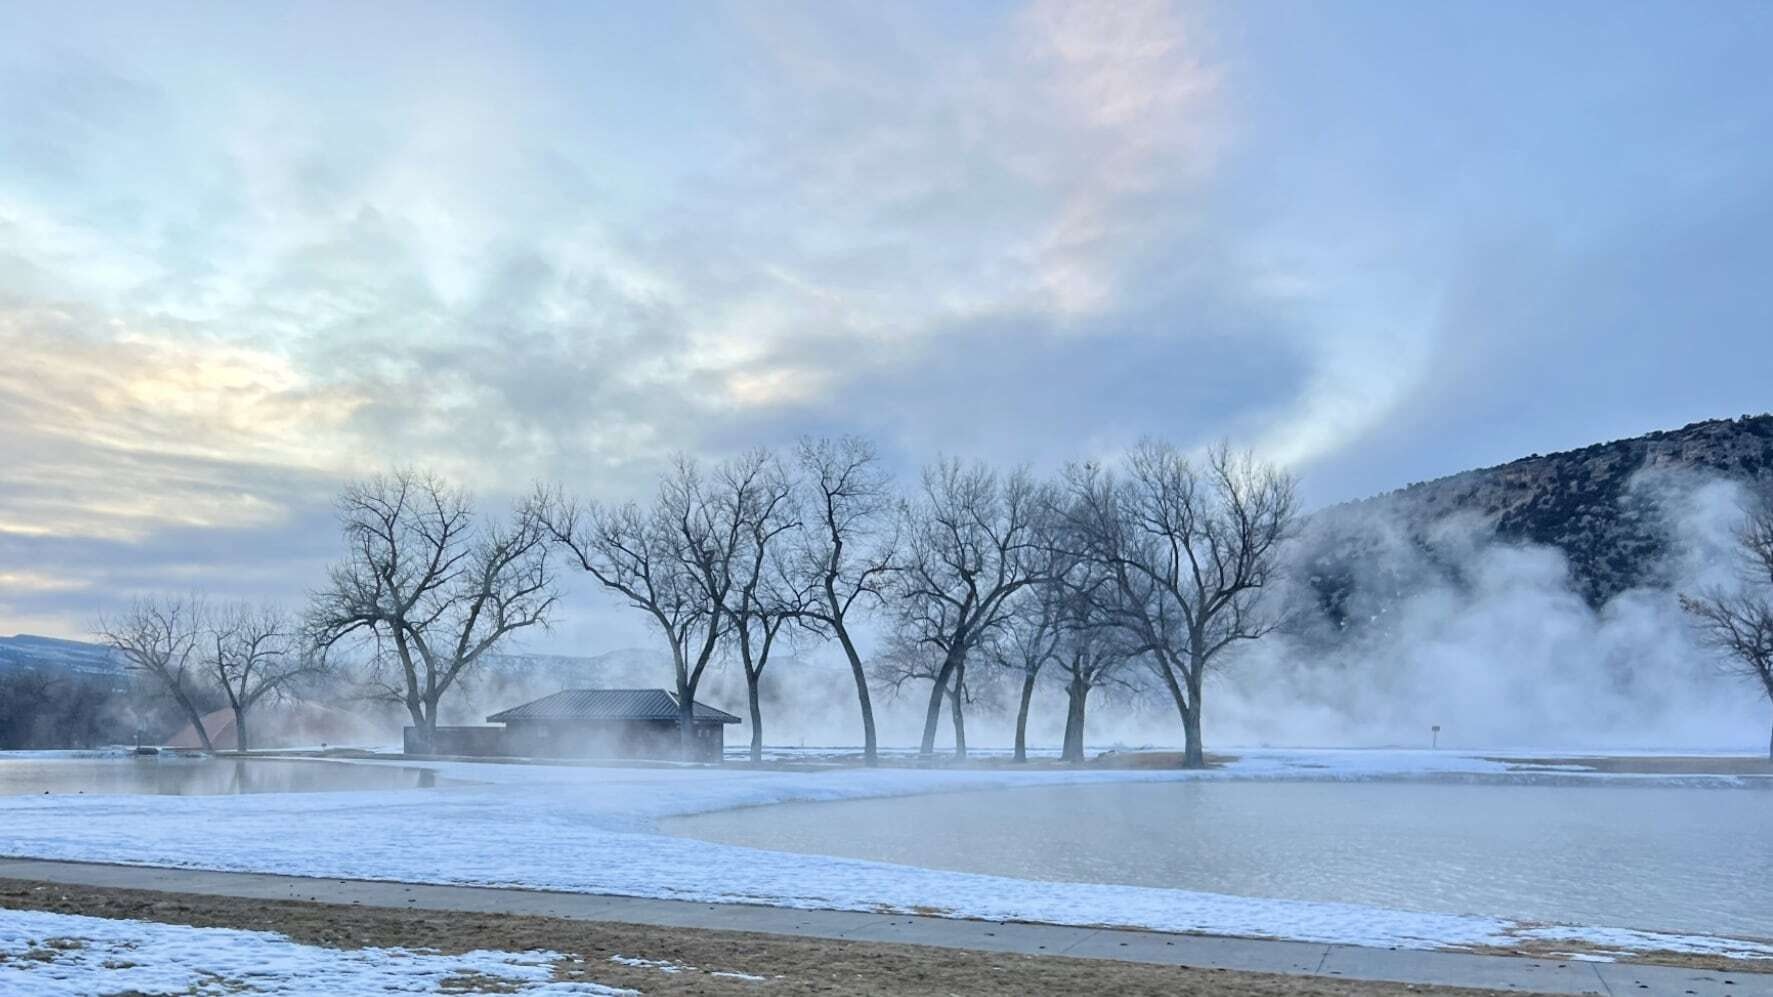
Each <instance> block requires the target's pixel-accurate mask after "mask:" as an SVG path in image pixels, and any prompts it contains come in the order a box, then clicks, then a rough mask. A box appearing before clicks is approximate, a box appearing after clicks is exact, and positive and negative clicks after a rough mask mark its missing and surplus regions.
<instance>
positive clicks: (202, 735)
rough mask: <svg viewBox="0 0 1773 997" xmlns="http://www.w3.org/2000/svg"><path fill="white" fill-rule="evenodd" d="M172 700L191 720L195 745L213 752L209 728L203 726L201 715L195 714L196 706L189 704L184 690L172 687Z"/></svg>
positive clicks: (213, 746)
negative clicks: (195, 734)
mask: <svg viewBox="0 0 1773 997" xmlns="http://www.w3.org/2000/svg"><path fill="white" fill-rule="evenodd" d="M172 698H173V699H175V700H177V701H178V704H179V706H181V707H183V708H184V711H185V716H186V717H189V718H190V720H191V726H192V727H195V728H197V743H198V744H201V745H203V750H204V751H214V750H215V745H213V744H211V743H209V728H208V727H205V726H203V714H201V713H198V712H197V704H195V703H193V702H191V697H189V696H187V695H185V690H183V689H181V688H179V687H178V686H176V685H174V686H172Z"/></svg>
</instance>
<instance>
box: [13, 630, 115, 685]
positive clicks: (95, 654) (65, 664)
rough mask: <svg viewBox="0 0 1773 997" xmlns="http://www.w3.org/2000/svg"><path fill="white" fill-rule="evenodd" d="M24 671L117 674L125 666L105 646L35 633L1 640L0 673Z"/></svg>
mask: <svg viewBox="0 0 1773 997" xmlns="http://www.w3.org/2000/svg"><path fill="white" fill-rule="evenodd" d="M21 669H29V670H55V671H63V672H79V673H83V674H89V675H115V674H117V673H119V672H121V671H123V666H122V663H121V662H119V661H118V660H117V658H116V655H115V654H113V653H112V651H111V649H110V648H108V647H105V646H104V645H102V644H89V643H86V642H85V641H78V640H63V639H61V638H59V637H38V636H35V635H33V634H16V635H14V636H12V637H0V672H6V671H13V670H21Z"/></svg>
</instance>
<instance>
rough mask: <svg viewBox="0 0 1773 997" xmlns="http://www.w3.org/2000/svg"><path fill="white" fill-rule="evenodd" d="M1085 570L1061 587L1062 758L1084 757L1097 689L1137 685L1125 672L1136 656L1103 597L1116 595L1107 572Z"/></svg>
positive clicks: (1057, 651) (1057, 667) (1056, 658)
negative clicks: (1089, 712) (1091, 699)
mask: <svg viewBox="0 0 1773 997" xmlns="http://www.w3.org/2000/svg"><path fill="white" fill-rule="evenodd" d="M1091 567H1092V566H1085V567H1084V568H1083V569H1081V571H1080V574H1081V577H1076V578H1071V577H1068V578H1067V579H1066V580H1065V581H1064V582H1063V583H1061V584H1060V585H1059V586H1057V589H1058V592H1059V598H1060V599H1061V600H1062V603H1061V607H1060V613H1059V626H1058V634H1057V641H1056V643H1057V646H1056V647H1055V648H1054V650H1053V669H1054V671H1055V672H1057V674H1058V676H1059V678H1060V679H1061V680H1062V681H1063V683H1064V687H1065V735H1064V738H1063V740H1062V742H1061V744H1062V747H1061V748H1060V751H1059V760H1060V761H1065V762H1073V763H1081V762H1083V760H1084V719H1085V716H1086V713H1087V708H1088V706H1089V697H1090V693H1092V692H1094V691H1096V690H1098V689H1119V690H1122V691H1127V692H1131V691H1133V690H1134V688H1135V686H1134V683H1133V682H1131V681H1129V680H1128V678H1127V675H1126V672H1127V665H1128V664H1129V663H1131V662H1132V661H1133V660H1134V657H1133V654H1132V648H1131V645H1130V643H1129V642H1128V641H1127V639H1126V637H1125V636H1124V635H1123V634H1122V633H1121V632H1120V630H1119V629H1118V628H1117V627H1115V626H1114V625H1113V624H1112V622H1111V619H1112V612H1111V610H1109V609H1108V607H1106V606H1104V603H1103V601H1104V600H1111V599H1113V598H1114V597H1115V594H1116V593H1115V590H1114V589H1113V587H1112V586H1110V585H1108V584H1106V582H1107V578H1106V576H1105V575H1103V574H1100V573H1099V572H1097V571H1093V570H1091Z"/></svg>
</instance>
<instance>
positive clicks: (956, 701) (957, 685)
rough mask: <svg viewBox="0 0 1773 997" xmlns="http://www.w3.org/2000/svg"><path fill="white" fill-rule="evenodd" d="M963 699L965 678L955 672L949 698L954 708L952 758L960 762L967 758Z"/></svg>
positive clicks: (965, 718)
mask: <svg viewBox="0 0 1773 997" xmlns="http://www.w3.org/2000/svg"><path fill="white" fill-rule="evenodd" d="M965 697H966V676H965V675H963V674H962V673H961V672H960V671H958V670H956V671H955V673H954V692H953V694H952V696H951V697H950V698H951V701H952V703H953V706H954V757H955V758H957V759H960V760H961V761H965V760H966V757H967V715H966V711H965V710H964V709H963V708H962V704H961V700H962V699H964V698H965Z"/></svg>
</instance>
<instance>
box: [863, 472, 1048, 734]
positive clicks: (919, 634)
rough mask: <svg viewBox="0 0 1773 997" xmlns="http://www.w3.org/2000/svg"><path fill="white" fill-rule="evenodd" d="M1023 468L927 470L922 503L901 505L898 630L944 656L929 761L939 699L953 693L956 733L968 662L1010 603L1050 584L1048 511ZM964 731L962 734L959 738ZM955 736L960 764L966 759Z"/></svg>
mask: <svg viewBox="0 0 1773 997" xmlns="http://www.w3.org/2000/svg"><path fill="white" fill-rule="evenodd" d="M1051 505H1052V503H1051V501H1050V498H1049V497H1048V495H1047V494H1046V493H1045V490H1044V489H1042V488H1041V487H1040V486H1039V485H1037V484H1036V483H1035V482H1034V479H1033V478H1032V477H1031V476H1030V475H1029V473H1028V471H1027V470H1026V469H1025V468H1018V469H1017V470H1015V471H1012V472H1010V473H1009V474H1007V475H999V474H998V473H997V472H995V471H993V470H991V469H990V468H988V467H986V466H985V465H984V464H981V463H974V464H971V465H963V464H962V463H960V462H959V461H957V460H949V459H945V460H939V461H937V462H936V463H934V464H931V465H929V466H928V467H926V468H925V469H924V472H923V482H922V489H921V491H920V494H919V495H918V497H917V498H916V499H915V500H913V501H910V502H907V503H905V504H904V507H903V511H902V517H903V521H904V530H905V535H906V540H907V542H906V546H905V550H904V555H903V557H904V561H903V564H902V565H901V567H900V569H899V570H898V571H896V572H895V578H896V582H897V584H896V586H895V591H894V595H895V596H896V597H897V599H898V601H899V612H898V616H899V629H900V632H901V633H902V634H903V635H904V636H905V637H906V638H907V639H909V640H912V641H915V642H917V643H920V644H924V645H927V646H929V647H933V648H936V649H938V650H939V651H940V652H941V654H942V664H941V666H940V667H939V669H938V670H937V672H936V675H935V678H934V680H933V682H932V685H931V689H930V701H929V708H928V710H927V711H926V713H925V717H924V729H923V741H922V743H921V745H920V746H919V753H920V754H921V755H923V756H926V757H927V756H928V755H930V754H932V753H933V752H934V750H935V742H936V726H937V724H938V722H939V721H940V719H941V709H942V698H943V696H944V695H947V694H949V693H950V692H951V691H953V692H955V693H958V695H955V696H954V699H953V706H954V709H955V719H956V722H957V725H958V724H959V722H960V720H961V713H960V710H961V704H962V702H964V699H965V696H964V693H965V689H966V665H967V655H968V654H969V653H970V652H971V651H972V650H973V649H974V648H975V647H977V646H979V644H980V643H981V642H982V641H984V640H985V639H987V638H988V637H989V636H990V635H991V632H992V630H993V629H994V628H995V627H997V625H998V624H999V622H1000V621H1001V620H1002V619H1003V615H1004V613H1005V612H1006V611H1007V609H1008V603H1009V601H1010V599H1011V598H1012V597H1013V596H1014V595H1015V594H1016V593H1017V592H1019V591H1021V590H1022V589H1024V588H1026V587H1027V586H1029V585H1033V584H1036V583H1038V582H1040V581H1042V580H1044V576H1043V575H1042V574H1041V570H1042V567H1043V564H1044V562H1043V560H1042V556H1041V555H1042V554H1043V553H1044V552H1045V551H1046V550H1047V549H1048V547H1049V546H1050V545H1049V544H1047V543H1046V541H1045V538H1044V536H1043V534H1042V524H1043V523H1044V522H1045V519H1044V513H1045V511H1046V510H1048V509H1050V508H1051ZM962 730H964V728H962ZM962 730H957V732H956V733H957V738H956V744H955V755H956V757H960V758H964V757H966V741H965V735H964V733H963V732H962Z"/></svg>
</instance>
